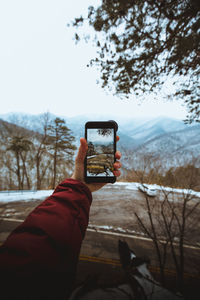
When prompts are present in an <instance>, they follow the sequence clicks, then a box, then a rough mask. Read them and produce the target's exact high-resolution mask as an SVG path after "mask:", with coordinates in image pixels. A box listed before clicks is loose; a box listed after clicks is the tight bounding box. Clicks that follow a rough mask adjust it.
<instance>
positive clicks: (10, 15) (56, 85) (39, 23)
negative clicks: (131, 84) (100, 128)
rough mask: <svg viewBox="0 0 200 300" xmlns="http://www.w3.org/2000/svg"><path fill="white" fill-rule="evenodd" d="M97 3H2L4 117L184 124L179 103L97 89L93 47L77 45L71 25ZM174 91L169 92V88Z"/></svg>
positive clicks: (0, 34)
mask: <svg viewBox="0 0 200 300" xmlns="http://www.w3.org/2000/svg"><path fill="white" fill-rule="evenodd" d="M94 2H96V1H94V0H90V1H89V0H84V1H83V0H73V1H69V0H18V1H16V0H8V1H1V2H0V43H1V46H0V102H1V109H0V114H3V113H8V112H25V113H31V114H38V113H43V112H46V111H49V112H51V113H54V114H57V115H62V116H69V117H71V116H76V115H83V114H88V113H100V114H104V113H106V114H108V113H112V115H118V116H124V117H125V116H128V117H131V116H132V117H147V116H148V117H157V116H160V115H162V116H163V115H164V116H169V117H174V118H185V115H186V112H185V108H184V107H183V106H181V105H180V104H179V103H177V102H173V103H172V102H171V103H163V102H162V101H152V100H150V98H149V100H146V101H145V102H144V103H143V104H141V105H138V104H136V103H135V101H133V99H131V98H130V99H128V100H120V99H118V98H117V97H114V96H112V95H108V94H106V92H105V91H104V90H102V89H101V87H100V85H97V84H96V79H97V78H98V73H97V71H96V70H95V67H93V68H87V67H86V65H87V63H88V62H89V60H90V59H91V58H92V57H93V56H94V55H95V48H92V46H91V45H90V44H84V43H81V44H78V45H75V43H74V41H73V39H72V37H73V30H72V29H71V28H70V27H67V26H66V24H67V23H69V22H70V20H73V18H74V17H79V15H80V14H82V13H86V12H87V7H88V6H89V5H91V4H93V3H94ZM169 88H170V87H169Z"/></svg>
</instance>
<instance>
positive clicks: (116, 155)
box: [115, 151, 122, 159]
mask: <svg viewBox="0 0 200 300" xmlns="http://www.w3.org/2000/svg"><path fill="white" fill-rule="evenodd" d="M121 157H122V155H121V152H120V151H116V153H115V158H116V159H120V158H121Z"/></svg>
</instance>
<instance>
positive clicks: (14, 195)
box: [0, 182, 200, 203]
mask: <svg viewBox="0 0 200 300" xmlns="http://www.w3.org/2000/svg"><path fill="white" fill-rule="evenodd" d="M139 184H140V183H138V182H116V183H115V184H107V185H106V186H105V187H104V189H120V188H121V187H123V188H125V189H129V190H135V191H136V190H138V186H139ZM145 185H146V186H148V188H149V189H155V190H159V191H162V190H165V191H168V192H176V193H181V194H183V193H184V194H188V193H190V194H191V195H195V196H196V197H199V198H200V192H195V191H193V190H186V189H173V188H170V187H162V186H159V185H156V184H151V185H150V184H149V185H147V184H145ZM52 192H53V190H43V191H32V190H30V191H1V192H0V202H4V203H6V202H11V201H30V200H38V199H39V200H44V199H45V198H47V197H48V196H50V195H51V194H52Z"/></svg>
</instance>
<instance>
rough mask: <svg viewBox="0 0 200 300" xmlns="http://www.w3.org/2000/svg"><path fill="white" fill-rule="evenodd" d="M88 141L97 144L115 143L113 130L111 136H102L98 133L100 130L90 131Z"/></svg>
mask: <svg viewBox="0 0 200 300" xmlns="http://www.w3.org/2000/svg"><path fill="white" fill-rule="evenodd" d="M87 133H88V141H90V142H92V143H95V142H104V143H105V144H106V143H110V142H112V141H113V130H112V132H111V133H110V135H104V136H103V135H101V134H99V133H98V129H91V128H90V129H88V131H87Z"/></svg>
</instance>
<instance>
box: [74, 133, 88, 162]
mask: <svg viewBox="0 0 200 300" xmlns="http://www.w3.org/2000/svg"><path fill="white" fill-rule="evenodd" d="M87 150H88V145H87V141H86V139H84V138H81V139H80V147H79V150H78V154H77V156H76V163H77V164H82V163H84V159H85V156H86V154H87Z"/></svg>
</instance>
